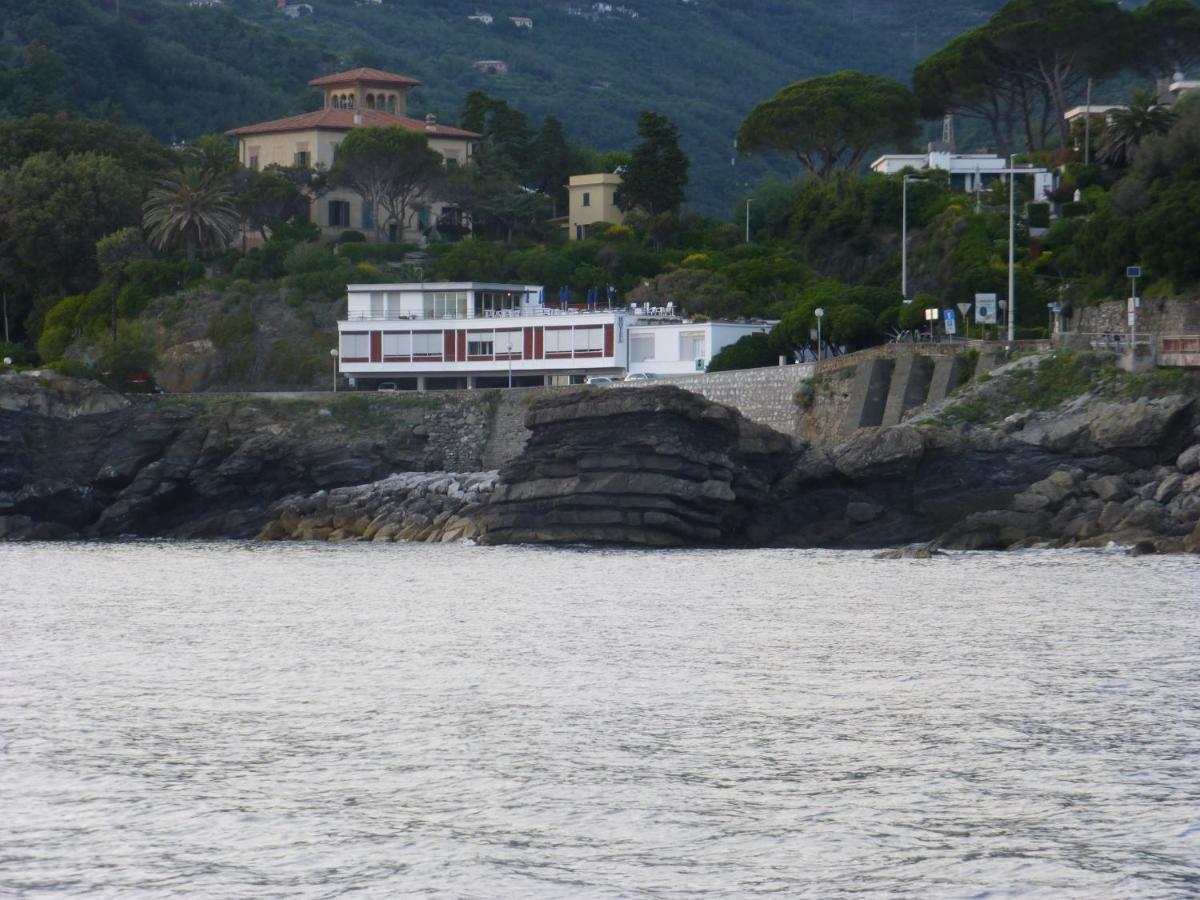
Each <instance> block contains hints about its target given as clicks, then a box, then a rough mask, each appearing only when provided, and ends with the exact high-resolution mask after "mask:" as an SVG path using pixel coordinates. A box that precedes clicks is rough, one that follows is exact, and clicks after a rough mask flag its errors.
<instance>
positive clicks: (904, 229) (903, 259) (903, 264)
mask: <svg viewBox="0 0 1200 900" xmlns="http://www.w3.org/2000/svg"><path fill="white" fill-rule="evenodd" d="M924 180H925V179H924V178H917V177H916V176H915V175H905V176H904V186H903V187H902V188H901V189H900V196H901V204H900V207H901V208H900V294H901V296H903V297H904V302H905V303H908V183H909V182H910V181H924Z"/></svg>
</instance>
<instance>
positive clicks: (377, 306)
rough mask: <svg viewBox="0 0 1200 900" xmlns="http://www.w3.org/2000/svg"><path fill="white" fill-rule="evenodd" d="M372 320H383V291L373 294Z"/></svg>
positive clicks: (373, 292)
mask: <svg viewBox="0 0 1200 900" xmlns="http://www.w3.org/2000/svg"><path fill="white" fill-rule="evenodd" d="M371 318H372V319H382V318H383V291H372V292H371Z"/></svg>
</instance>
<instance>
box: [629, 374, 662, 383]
mask: <svg viewBox="0 0 1200 900" xmlns="http://www.w3.org/2000/svg"><path fill="white" fill-rule="evenodd" d="M657 377H658V376H657V375H655V374H654V373H653V372H630V373H629V374H628V375H626V376H625V380H626V381H653V380H654V379H656V378H657Z"/></svg>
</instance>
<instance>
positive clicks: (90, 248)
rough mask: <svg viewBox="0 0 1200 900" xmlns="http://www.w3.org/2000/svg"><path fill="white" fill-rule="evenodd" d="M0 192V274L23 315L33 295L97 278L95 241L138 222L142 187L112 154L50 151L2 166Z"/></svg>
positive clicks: (57, 292)
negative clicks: (5, 167)
mask: <svg viewBox="0 0 1200 900" xmlns="http://www.w3.org/2000/svg"><path fill="white" fill-rule="evenodd" d="M0 196H3V197H4V203H3V204H2V205H0V278H3V280H4V281H5V283H6V288H7V289H8V290H9V292H10V294H9V303H10V310H9V312H10V315H22V314H23V313H24V312H25V311H26V310H28V309H29V308H30V306H31V304H32V301H33V300H34V299H35V298H38V297H43V296H55V297H59V296H63V295H65V294H69V293H75V292H79V291H83V290H87V289H89V288H90V287H91V286H92V285H93V283H94V282H95V279H96V276H97V270H96V253H95V243H96V241H97V240H98V239H99V238H101V237H103V236H104V235H105V234H109V233H111V232H113V231H116V230H117V229H119V228H123V227H126V226H129V225H135V224H137V222H138V207H139V204H140V203H141V199H142V187H141V185H140V184H139V183H138V179H137V178H136V177H135V176H134V175H132V174H131V173H130V172H128V171H127V170H126V168H125V167H124V166H122V165H121V164H120V163H118V162H117V161H116V160H114V159H112V158H110V157H107V156H101V155H100V154H97V153H72V154H70V155H68V156H65V157H64V156H59V155H58V154H56V153H53V152H50V151H47V152H44V153H38V154H35V155H34V156H30V157H29V158H27V159H26V160H25V161H24V162H22V163H21V164H20V165H19V166H16V167H14V168H11V169H7V170H4V171H0ZM14 295H15V296H14Z"/></svg>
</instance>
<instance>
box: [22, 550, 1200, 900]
mask: <svg viewBox="0 0 1200 900" xmlns="http://www.w3.org/2000/svg"><path fill="white" fill-rule="evenodd" d="M351 891H357V892H358V893H359V895H360V896H365V897H392V896H403V895H409V894H422V895H426V896H430V895H432V896H446V897H522V898H523V897H556V898H557V897H690V896H697V895H717V896H737V897H741V896H749V895H756V894H768V893H776V894H780V895H783V896H812V897H839V896H848V895H883V894H888V895H892V894H906V895H909V896H913V897H971V896H1017V895H1020V896H1045V897H1061V896H1088V897H1130V896H1138V897H1140V896H1146V897H1184V896H1196V895H1197V894H1198V893H1200V560H1196V559H1194V558H1192V559H1180V558H1175V559H1165V558H1140V559H1131V558H1127V557H1124V556H1119V555H1115V554H1103V553H1090V554H1089V553H1070V554H1067V553H1057V552H1034V553H1024V554H1011V555H991V554H971V555H959V556H953V557H950V558H945V559H937V560H931V561H886V562H885V561H875V560H872V559H871V558H870V557H869V556H868V555H864V554H857V553H817V552H804V551H761V552H675V553H660V552H636V551H611V552H602V551H595V550H592V551H584V550H547V549H527V548H505V549H489V548H480V547H469V546H404V545H384V546H370V545H341V546H328V545H245V544H167V543H143V544H117V545H113V544H109V545H99V544H93V545H24V546H22V545H0V894H3V895H4V896H29V897H37V896H43V895H72V896H74V895H82V894H85V893H86V894H88V895H89V896H98V897H105V896H109V897H166V896H180V895H191V896H202V897H247V898H250V897H253V898H260V897H334V896H339V895H341V894H343V893H347V892H351Z"/></svg>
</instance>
